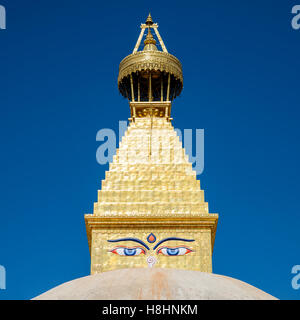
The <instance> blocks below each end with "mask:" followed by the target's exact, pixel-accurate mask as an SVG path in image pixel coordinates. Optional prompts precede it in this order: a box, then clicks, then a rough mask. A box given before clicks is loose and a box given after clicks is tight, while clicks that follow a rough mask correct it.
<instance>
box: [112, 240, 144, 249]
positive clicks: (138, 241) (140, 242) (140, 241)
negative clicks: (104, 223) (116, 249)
mask: <svg viewBox="0 0 300 320" xmlns="http://www.w3.org/2000/svg"><path fill="white" fill-rule="evenodd" d="M107 241H108V242H121V241H134V242H137V243H139V244H141V245H143V246H144V247H145V248H146V249H148V250H150V248H149V247H148V246H147V245H146V243H145V242H143V241H142V240H140V239H137V238H121V239H116V240H107Z"/></svg>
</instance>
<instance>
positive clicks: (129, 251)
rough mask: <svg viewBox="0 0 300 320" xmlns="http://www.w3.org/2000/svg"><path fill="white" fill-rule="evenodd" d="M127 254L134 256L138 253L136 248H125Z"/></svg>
mask: <svg viewBox="0 0 300 320" xmlns="http://www.w3.org/2000/svg"><path fill="white" fill-rule="evenodd" d="M124 253H125V256H134V255H135V254H136V249H135V248H133V249H129V248H124Z"/></svg>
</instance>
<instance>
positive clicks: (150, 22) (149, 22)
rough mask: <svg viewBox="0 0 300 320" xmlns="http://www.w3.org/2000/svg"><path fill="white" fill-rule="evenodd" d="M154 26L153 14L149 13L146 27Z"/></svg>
mask: <svg viewBox="0 0 300 320" xmlns="http://www.w3.org/2000/svg"><path fill="white" fill-rule="evenodd" d="M152 24H153V21H152V17H151V14H150V13H149V15H148V18H147V20H146V25H147V26H151V25H152Z"/></svg>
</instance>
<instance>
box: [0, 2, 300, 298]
mask: <svg viewBox="0 0 300 320" xmlns="http://www.w3.org/2000/svg"><path fill="white" fill-rule="evenodd" d="M0 4H2V5H5V6H6V10H7V30H5V31H3V30H0V70H1V76H0V108H1V117H0V137H1V157H0V172H1V175H0V178H1V184H0V188H1V189H0V195H1V202H0V217H1V220H0V264H1V265H4V266H5V267H6V270H7V290H5V291H4V290H0V299H29V298H32V297H34V296H36V295H38V294H40V293H42V292H44V291H46V290H48V289H50V288H52V287H54V286H56V285H58V284H61V283H63V282H65V281H69V280H72V279H74V278H78V277H81V276H85V275H87V274H89V267H90V258H89V250H88V244H87V238H86V233H85V225H84V213H91V212H92V209H93V203H94V202H95V201H96V199H97V190H98V189H99V188H100V182H101V180H102V179H103V178H104V173H105V170H107V166H100V165H99V164H98V163H97V162H96V150H97V148H98V146H99V142H96V139H95V138H96V133H97V131H98V130H100V129H102V128H112V129H117V127H118V121H119V120H126V119H127V118H128V117H129V106H128V103H127V101H126V100H124V99H123V98H122V97H121V95H119V93H118V89H117V74H118V65H119V62H120V61H121V59H122V58H123V57H124V56H126V55H127V54H129V53H130V52H131V51H132V49H133V47H134V45H135V42H136V40H137V37H138V34H139V30H140V29H139V25H140V23H141V22H144V20H145V18H146V17H147V15H148V12H149V11H151V14H152V17H153V19H154V21H155V22H158V23H159V25H160V29H159V30H160V32H161V35H162V37H163V39H164V41H165V43H166V46H167V48H168V50H169V52H171V53H173V54H175V55H176V56H177V57H178V58H179V59H180V60H181V62H182V64H183V70H184V90H183V92H182V95H181V97H180V98H178V99H177V100H176V101H175V102H174V104H173V110H172V115H173V117H174V121H173V124H174V126H175V127H178V128H181V129H184V128H193V129H196V128H200V129H202V128H204V129H205V169H204V172H203V174H202V175H201V176H200V180H201V186H202V188H203V189H204V190H205V195H206V200H207V201H208V202H209V208H210V212H217V213H219V215H220V218H219V225H218V230H217V236H216V242H215V250H214V257H213V265H214V272H215V273H218V274H223V275H228V276H231V277H234V278H238V279H240V280H243V281H246V282H248V283H250V284H252V285H254V286H257V287H259V288H261V289H262V290H265V291H267V292H268V293H270V294H273V295H275V296H277V297H278V298H281V299H299V298H300V290H298V291H295V290H293V289H292V287H291V279H292V275H291V268H292V266H293V265H295V264H300V255H299V253H300V250H299V247H300V246H299V245H300V240H299V231H300V202H299V181H300V170H299V162H300V153H299V139H300V133H299V115H300V111H299V106H300V96H299V73H300V59H299V56H300V55H299V51H300V30H298V31H296V30H293V29H292V28H291V23H290V21H291V18H292V14H291V8H292V6H293V5H295V4H300V1H298V3H297V1H287V0H281V1H271V0H264V1H258V0H257V1H253V0H251V1H250V0H247V1H240V0H235V1H232V0H231V1H230V0H229V1H223V0H215V1H201V0H198V1H174V0H173V1H143V2H142V1H105V2H104V1H103V2H102V1H98V0H86V1H77V0H72V1H71V0H60V1H58V0H51V1H50V0H44V1H33V0H27V1H15V0H9V1H7V0H6V1H5V0H0Z"/></svg>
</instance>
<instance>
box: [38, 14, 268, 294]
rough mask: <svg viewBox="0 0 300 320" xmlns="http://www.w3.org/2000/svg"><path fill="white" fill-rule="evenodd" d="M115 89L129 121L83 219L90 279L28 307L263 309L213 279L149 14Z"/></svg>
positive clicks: (210, 240) (232, 284) (209, 236)
mask: <svg viewBox="0 0 300 320" xmlns="http://www.w3.org/2000/svg"><path fill="white" fill-rule="evenodd" d="M145 32H147V35H146V38H145V40H144V46H143V48H141V49H140V47H141V41H142V39H143V36H144V34H145ZM155 37H156V39H157V40H158V42H157V41H156V40H155ZM158 43H159V45H160V48H161V50H159V49H158V47H157V46H158ZM118 88H119V91H120V93H121V94H122V95H123V96H124V97H125V98H127V99H128V101H129V106H130V112H131V117H130V119H129V126H128V129H127V131H126V133H125V135H124V137H123V138H122V141H121V143H120V146H119V149H118V150H117V152H116V155H115V156H114V157H113V161H112V163H110V165H109V170H108V171H107V172H106V175H105V180H103V181H102V188H101V190H99V191H98V201H97V202H96V203H95V204H94V211H93V214H86V215H85V222H86V230H87V237H88V243H89V249H90V254H91V275H90V276H88V277H84V278H80V279H76V280H73V281H71V282H68V283H65V284H63V285H61V286H59V287H57V288H54V289H52V290H50V291H49V292H46V293H45V294H43V295H41V296H39V297H37V299H272V298H273V297H272V296H270V295H268V294H266V293H264V292H262V291H261V290H259V289H256V288H254V287H252V286H250V285H247V284H245V283H243V282H241V281H238V280H235V279H232V278H228V277H224V276H218V275H214V274H212V253H213V247H214V241H215V234H216V228H217V222H218V214H213V213H209V210H208V203H207V202H205V199H204V191H203V190H201V189H200V181H199V180H197V177H196V172H195V171H194V170H193V168H192V163H190V162H189V159H188V156H187V155H186V153H185V149H184V148H183V147H182V143H181V142H180V140H179V137H178V135H177V134H176V131H175V130H174V128H173V125H172V118H171V107H172V102H173V100H174V99H175V98H176V97H177V96H179V95H180V93H181V91H182V88H183V74H182V66H181V63H180V61H179V60H178V59H177V58H176V57H175V56H173V55H171V54H170V53H169V52H168V51H167V48H166V46H165V44H164V42H163V40H162V38H161V36H160V34H159V32H158V24H157V23H153V21H152V18H151V15H150V14H149V16H148V18H147V20H146V22H145V23H143V24H141V32H140V35H139V37H138V40H137V43H136V46H135V47H134V50H133V52H132V53H131V54H130V55H129V56H127V57H125V58H124V59H123V60H122V61H121V63H120V66H119V76H118ZM121 269H122V270H121Z"/></svg>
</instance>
